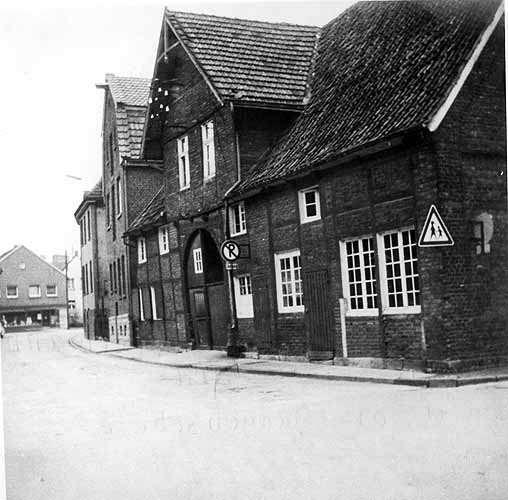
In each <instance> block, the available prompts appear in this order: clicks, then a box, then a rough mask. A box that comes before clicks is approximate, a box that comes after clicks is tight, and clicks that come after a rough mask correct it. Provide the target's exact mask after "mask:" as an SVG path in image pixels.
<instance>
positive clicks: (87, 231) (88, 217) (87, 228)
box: [86, 209, 92, 241]
mask: <svg viewBox="0 0 508 500" xmlns="http://www.w3.org/2000/svg"><path fill="white" fill-rule="evenodd" d="M86 234H87V241H90V240H91V239H92V238H91V236H90V235H91V231H90V209H88V210H87V212H86Z"/></svg>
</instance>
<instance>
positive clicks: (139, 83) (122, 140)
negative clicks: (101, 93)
mask: <svg viewBox="0 0 508 500" xmlns="http://www.w3.org/2000/svg"><path fill="white" fill-rule="evenodd" d="M106 82H107V84H108V85H109V89H110V90H111V95H112V96H113V100H114V102H115V105H116V125H117V133H118V146H119V149H120V156H121V157H123V156H128V157H130V158H139V156H140V154H141V141H142V138H143V127H144V124H145V114H146V107H147V105H148V95H149V92H150V85H151V80H150V79H148V78H134V77H125V76H115V75H112V74H107V75H106Z"/></svg>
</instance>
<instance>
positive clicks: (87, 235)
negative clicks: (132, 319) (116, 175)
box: [69, 181, 108, 339]
mask: <svg viewBox="0 0 508 500" xmlns="http://www.w3.org/2000/svg"><path fill="white" fill-rule="evenodd" d="M74 217H75V218H76V221H77V223H78V224H79V228H80V232H79V234H80V244H81V258H80V270H81V272H80V278H79V285H78V284H77V283H76V281H75V282H74V285H75V287H76V288H78V287H79V290H80V292H81V295H82V303H83V328H84V331H85V336H86V337H87V338H90V339H97V338H108V336H107V335H108V328H107V315H106V312H105V308H104V290H105V287H106V283H104V278H103V276H104V275H105V269H106V263H105V262H104V259H100V258H99V249H104V248H105V244H104V240H105V237H106V215H105V208H104V198H103V195H102V181H99V182H98V183H97V184H96V185H95V186H94V188H93V189H92V190H91V191H87V192H85V193H84V195H83V200H82V201H81V203H80V205H79V207H78V208H77V210H76V212H75V214H74ZM103 251H104V250H103ZM70 284H71V283H69V285H70Z"/></svg>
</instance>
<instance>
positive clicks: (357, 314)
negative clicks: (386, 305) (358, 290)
mask: <svg viewBox="0 0 508 500" xmlns="http://www.w3.org/2000/svg"><path fill="white" fill-rule="evenodd" d="M378 316H379V310H378V309H371V310H369V311H359V310H348V311H347V312H346V318H377V317H378Z"/></svg>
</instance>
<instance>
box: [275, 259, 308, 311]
mask: <svg viewBox="0 0 508 500" xmlns="http://www.w3.org/2000/svg"><path fill="white" fill-rule="evenodd" d="M275 280H276V283H277V305H278V309H279V313H292V312H303V311H304V305H303V290H302V269H301V265H300V250H293V251H291V252H281V253H276V254H275Z"/></svg>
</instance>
